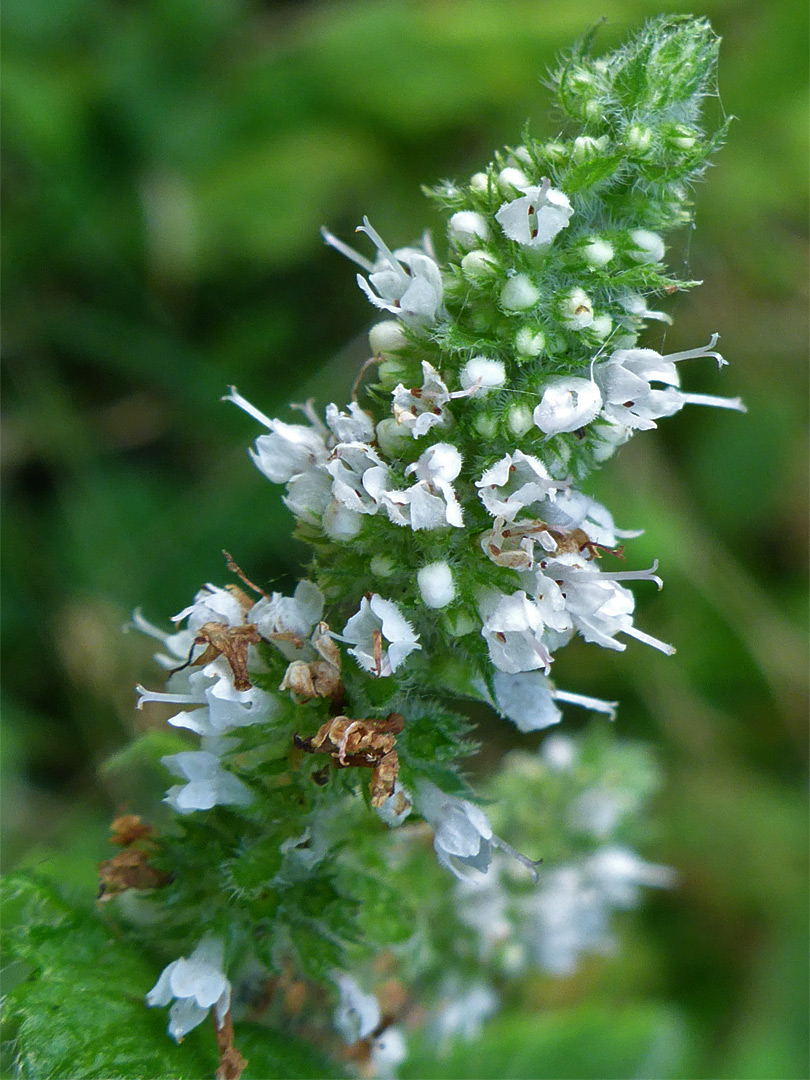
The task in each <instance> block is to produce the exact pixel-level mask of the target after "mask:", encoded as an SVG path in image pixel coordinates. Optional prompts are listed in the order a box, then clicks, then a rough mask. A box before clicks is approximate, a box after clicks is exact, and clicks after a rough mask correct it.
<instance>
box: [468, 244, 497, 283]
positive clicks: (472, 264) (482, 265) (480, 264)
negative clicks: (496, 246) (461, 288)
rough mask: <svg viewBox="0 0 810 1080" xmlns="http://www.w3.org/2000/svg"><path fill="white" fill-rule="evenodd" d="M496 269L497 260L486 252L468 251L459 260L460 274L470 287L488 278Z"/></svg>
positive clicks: (478, 250)
mask: <svg viewBox="0 0 810 1080" xmlns="http://www.w3.org/2000/svg"><path fill="white" fill-rule="evenodd" d="M497 269H498V260H497V259H496V258H495V256H494V255H490V254H489V252H487V251H481V250H480V249H476V250H475V251H468V252H467V254H466V255H465V256H464V258H463V259H462V260H461V272H462V274H463V275H464V277H465V278H466V279H467V281H469V282H470V283H471V284H472V285H475V284H476V283H477V282H479V281H481V280H482V279H485V278H490V277H492V275H493V274H494V273H495V271H496V270H497Z"/></svg>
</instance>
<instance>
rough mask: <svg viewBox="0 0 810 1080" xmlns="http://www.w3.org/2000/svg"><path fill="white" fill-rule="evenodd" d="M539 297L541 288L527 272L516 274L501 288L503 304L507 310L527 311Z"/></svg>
mask: <svg viewBox="0 0 810 1080" xmlns="http://www.w3.org/2000/svg"><path fill="white" fill-rule="evenodd" d="M539 299H540V290H539V289H538V288H537V286H536V285H535V284H534V282H533V281H532V280H531V278H530V277H528V275H526V274H515V276H514V277H510V278H509V280H508V281H507V282H506V284H505V285H504V287H503V288H502V289H501V306H502V307H504V308H506V309H507V311H525V310H526V309H527V308H531V307H534V305H535V304H536V303H537V301H538V300H539Z"/></svg>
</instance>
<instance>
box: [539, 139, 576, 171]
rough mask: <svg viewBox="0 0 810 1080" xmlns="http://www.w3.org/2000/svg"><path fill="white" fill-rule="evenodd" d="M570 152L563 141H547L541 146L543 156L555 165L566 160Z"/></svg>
mask: <svg viewBox="0 0 810 1080" xmlns="http://www.w3.org/2000/svg"><path fill="white" fill-rule="evenodd" d="M570 152H571V151H570V150H569V148H568V147H567V146H566V145H565V143H561V142H547V143H545V144H544V146H543V157H544V158H545V159H546V160H547V161H550V162H552V164H555V165H561V164H562V163H563V162H564V161H568V157H569V155H570Z"/></svg>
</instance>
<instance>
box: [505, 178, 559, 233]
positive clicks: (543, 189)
mask: <svg viewBox="0 0 810 1080" xmlns="http://www.w3.org/2000/svg"><path fill="white" fill-rule="evenodd" d="M514 186H515V187H518V188H519V189H520V190H522V191H523V195H522V196H521V197H520V198H519V199H514V200H513V201H512V202H508V203H504V204H503V205H502V206H501V207H500V209H499V210H498V212H497V213H496V214H495V220H496V221H497V222H498V224H499V225H500V226H501V228H502V229H503V231H504V233H505V234H506V236H508V237H509V239H510V240H516V241H517V243H518V244H521V245H523V246H524V247H541V246H544V245H546V244H550V243H551V242H552V240H553V239H554V237H555V236H556V235H557V233H559V232H561V231H562V230H563V229H567V228H568V221H569V219H570V217H571V215H572V214H573V213H574V211H573V208H572V207H571V203H570V202H569V201H568V197H567V196H566V195H564V194H563V193H562V192H561V191H557V190H556V188H553V187H551V186H550V183H549V181H548V180H544V181H543V183H542V184H540V185H539V186H537V187H526V186H523V185H521V184H515V185H514Z"/></svg>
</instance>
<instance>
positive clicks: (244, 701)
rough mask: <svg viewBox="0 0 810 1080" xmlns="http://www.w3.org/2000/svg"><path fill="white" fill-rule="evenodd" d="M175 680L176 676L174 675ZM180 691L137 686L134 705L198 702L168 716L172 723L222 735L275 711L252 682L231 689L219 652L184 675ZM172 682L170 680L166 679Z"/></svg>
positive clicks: (259, 721)
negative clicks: (136, 696)
mask: <svg viewBox="0 0 810 1080" xmlns="http://www.w3.org/2000/svg"><path fill="white" fill-rule="evenodd" d="M174 679H176V680H179V679H180V676H179V675H178V676H174ZM185 683H186V689H185V690H184V692H176V691H171V692H165V693H160V692H158V691H151V690H146V689H144V687H143V686H137V687H136V690H137V692H138V703H137V708H139V709H142V708H143V707H144V705H148V704H149V703H150V702H161V703H164V704H168V705H202V706H204V708H201V709H193V710H192V711H191V712H186V711H185V710H184V711H182V712H179V713H177V714H176V715H175V716H172V717H170V718H169V721H168V722H169V723H170V724H171V725H172V726H173V727H182V728H188V729H189V730H190V731H194V732H196V733H197V734H198V735H203V736H215V735H225V734H227V732H229V731H232V730H233V729H234V728H239V727H247V726H248V725H250V724H259V723H262V722H263V721H265V720H269V719H270V717H271V716H272V715H273V713H274V712H275V708H276V705H275V702H274V700H273V698H272V697H271V696H270V695H269V694H267V693H265V691H264V690H259V689H258V688H257V687H255V686H252V687H251V688H250V689H249V690H235V689H234V685H233V676H232V673H231V670H230V668H229V666H228V663H227V661H226V660H225V658H224V657H222V656H219V657H217V659H216V660H213V661H212V662H211V663H210V664H206V665H205V667H204V668H203V669H202V670H197V671H193V672H191V674H190V675H188V676H187V678H186V680H185ZM169 686H170V687H171V686H172V682H170V683H169Z"/></svg>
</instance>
